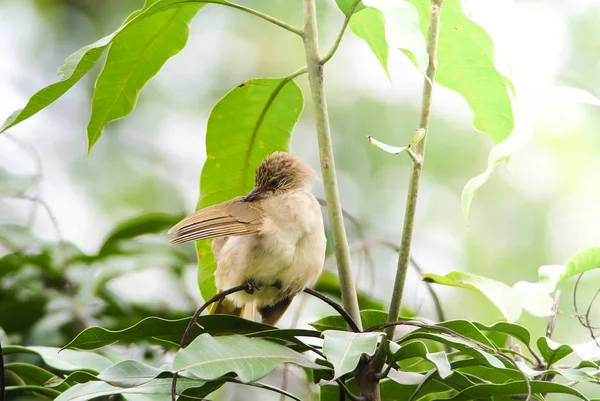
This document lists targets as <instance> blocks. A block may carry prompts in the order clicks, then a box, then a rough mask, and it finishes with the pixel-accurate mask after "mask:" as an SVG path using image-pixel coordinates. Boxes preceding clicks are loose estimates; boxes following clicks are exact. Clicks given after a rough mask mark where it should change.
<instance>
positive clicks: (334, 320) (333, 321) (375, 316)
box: [310, 310, 387, 331]
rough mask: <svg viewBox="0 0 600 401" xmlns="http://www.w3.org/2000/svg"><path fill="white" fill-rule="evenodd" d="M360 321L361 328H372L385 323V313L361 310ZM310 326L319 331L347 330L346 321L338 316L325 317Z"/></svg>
mask: <svg viewBox="0 0 600 401" xmlns="http://www.w3.org/2000/svg"><path fill="white" fill-rule="evenodd" d="M360 320H361V321H362V326H363V327H365V328H368V327H372V326H375V325H378V324H381V323H385V322H387V313H385V312H383V311H380V310H361V311H360ZM310 325H311V326H312V327H314V328H315V329H317V330H319V331H325V330H346V329H347V324H346V321H345V320H344V318H342V317H341V316H340V315H329V316H325V317H323V318H321V319H319V320H317V321H316V322H313V323H310Z"/></svg>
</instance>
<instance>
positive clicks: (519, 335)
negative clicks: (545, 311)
mask: <svg viewBox="0 0 600 401" xmlns="http://www.w3.org/2000/svg"><path fill="white" fill-rule="evenodd" d="M473 324H474V325H475V326H476V327H477V328H478V329H479V330H483V331H494V332H497V333H504V334H508V335H509V336H512V337H514V338H516V339H518V340H520V341H522V342H523V343H525V344H528V345H529V342H530V341H531V334H530V333H529V331H528V330H527V329H526V328H525V327H523V326H519V325H518V324H514V323H506V322H497V323H495V324H493V325H492V326H486V325H484V324H483V323H479V322H473Z"/></svg>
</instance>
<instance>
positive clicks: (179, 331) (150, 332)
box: [65, 315, 273, 350]
mask: <svg viewBox="0 0 600 401" xmlns="http://www.w3.org/2000/svg"><path fill="white" fill-rule="evenodd" d="M189 322H190V318H186V319H179V320H166V319H161V318H158V317H154V316H151V317H148V318H146V319H144V320H142V321H140V322H138V323H136V324H135V325H133V326H131V327H128V328H126V329H123V330H117V331H112V330H107V329H105V328H102V327H89V328H87V329H85V330H83V331H82V332H81V333H79V334H78V335H77V337H75V338H74V339H73V341H71V342H70V343H69V344H67V345H66V346H65V348H78V349H82V350H92V349H96V348H100V347H104V346H106V345H110V344H114V343H116V342H118V341H125V342H138V341H140V340H147V341H150V340H153V339H159V340H164V341H170V342H172V343H175V344H179V342H180V341H181V337H182V336H183V333H184V332H185V329H186V327H187V325H188V323H189ZM198 324H199V325H200V326H202V327H203V329H200V328H199V327H198V326H195V327H194V328H193V329H192V332H191V334H190V339H193V338H195V337H196V336H198V335H199V334H200V333H203V332H205V333H210V334H219V333H221V334H222V333H228V334H247V333H257V332H264V331H270V330H272V329H273V326H269V325H266V324H262V323H258V322H252V321H250V320H247V319H242V318H239V317H236V316H231V315H204V316H200V317H199V318H198Z"/></svg>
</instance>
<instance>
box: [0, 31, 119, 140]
mask: <svg viewBox="0 0 600 401" xmlns="http://www.w3.org/2000/svg"><path fill="white" fill-rule="evenodd" d="M120 31H121V28H120V29H118V30H117V31H115V32H113V33H112V34H110V35H108V36H106V37H104V38H102V39H100V40H99V41H97V42H95V43H92V44H91V45H88V46H85V47H83V48H81V49H79V50H77V51H76V52H75V53H73V54H71V55H70V56H69V57H68V58H67V60H66V61H65V64H64V65H63V66H62V67H61V68H60V70H58V73H59V74H62V79H61V80H60V81H58V82H56V83H54V84H51V85H49V86H47V87H45V88H43V89H41V90H39V91H38V92H37V93H35V94H34V95H33V96H31V98H30V99H29V101H28V102H27V104H26V105H25V107H24V108H22V109H19V110H16V111H15V112H14V113H13V114H11V115H10V116H9V117H8V118H7V119H6V121H4V124H2V126H1V127H0V133H1V132H4V131H6V130H7V129H9V128H11V127H12V126H14V125H16V124H18V123H20V122H21V121H23V120H26V119H28V118H29V117H31V116H32V115H34V114H36V113H37V112H39V111H40V110H42V109H44V108H45V107H47V106H48V105H50V104H51V103H52V102H54V101H55V100H56V99H58V98H59V97H61V96H62V95H63V94H65V92H66V91H68V90H69V89H70V88H71V87H72V86H73V85H75V84H76V83H77V81H79V80H80V79H81V77H83V76H84V75H85V74H87V73H88V71H89V70H90V69H91V68H92V67H93V66H94V64H96V61H98V59H99V58H100V56H101V55H102V53H103V52H104V50H105V49H106V48H107V47H108V45H109V44H110V42H111V40H113V39H114V37H115V36H116V35H117V34H118V33H119V32H120Z"/></svg>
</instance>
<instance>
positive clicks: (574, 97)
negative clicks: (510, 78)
mask: <svg viewBox="0 0 600 401" xmlns="http://www.w3.org/2000/svg"><path fill="white" fill-rule="evenodd" d="M538 98H539V99H543V101H541V102H537V101H536V102H530V103H529V104H527V105H526V108H525V109H523V108H522V109H521V110H520V112H519V114H520V115H521V116H522V117H524V118H520V119H518V120H517V125H516V126H515V129H514V131H513V133H512V134H511V136H510V137H509V138H508V139H506V140H505V141H503V142H501V143H499V144H497V145H496V146H494V147H493V148H492V150H491V151H490V154H489V156H488V162H487V166H486V169H485V171H484V172H483V173H481V174H479V175H477V176H476V177H473V178H471V179H470V180H469V182H468V183H467V184H466V185H465V187H464V188H463V192H462V196H461V207H462V212H463V216H464V218H465V220H467V221H468V215H469V209H470V207H471V203H472V201H473V198H474V197H475V192H476V191H477V190H478V189H479V187H481V186H482V185H483V184H484V183H485V182H486V181H487V180H488V178H489V177H490V176H491V175H492V173H493V172H494V170H496V168H497V167H498V166H499V165H500V164H501V163H503V162H505V161H508V159H509V158H510V156H511V155H512V154H514V153H515V152H516V151H517V150H518V149H520V148H521V147H522V146H523V144H524V143H526V140H527V139H528V137H529V136H530V135H531V132H532V131H533V128H534V125H535V123H536V122H537V120H538V119H539V118H540V115H541V111H544V109H545V108H547V107H548V106H551V107H553V109H555V110H558V109H559V107H560V106H562V105H564V104H572V103H583V104H591V105H594V106H600V99H598V98H597V97H595V96H593V95H592V94H591V93H589V92H587V91H584V90H582V89H578V88H569V87H551V88H550V89H549V90H546V91H544V92H543V93H542V95H541V96H538ZM522 106H523V105H522ZM557 106H558V107H557Z"/></svg>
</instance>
